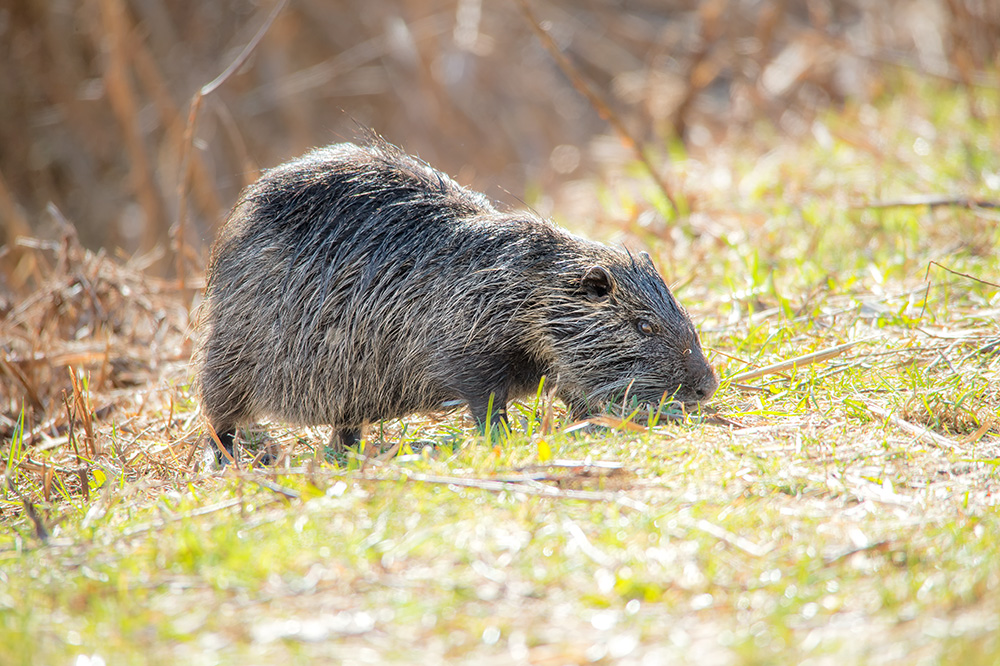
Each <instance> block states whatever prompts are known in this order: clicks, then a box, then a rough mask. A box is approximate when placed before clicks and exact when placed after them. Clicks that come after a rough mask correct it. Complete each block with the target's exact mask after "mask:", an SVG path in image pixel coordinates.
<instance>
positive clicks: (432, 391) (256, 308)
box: [197, 142, 718, 451]
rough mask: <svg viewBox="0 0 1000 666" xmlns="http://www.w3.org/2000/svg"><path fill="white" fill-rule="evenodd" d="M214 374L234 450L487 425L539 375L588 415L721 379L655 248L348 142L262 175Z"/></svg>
mask: <svg viewBox="0 0 1000 666" xmlns="http://www.w3.org/2000/svg"><path fill="white" fill-rule="evenodd" d="M204 308H205V309H204V311H203V315H202V320H203V323H202V331H201V338H200V342H199V348H198V351H197V365H198V370H197V372H198V384H199V387H200V394H201V402H202V408H203V411H204V414H205V416H206V417H207V418H208V420H209V422H210V423H211V424H212V426H213V428H214V429H215V431H216V432H217V433H218V434H219V435H220V437H221V439H222V441H223V444H224V445H225V446H226V448H227V449H229V450H230V451H231V447H232V441H233V432H234V430H235V428H236V427H237V426H239V425H241V424H245V423H249V422H252V421H253V420H254V419H257V418H260V417H271V418H275V419H278V420H282V421H286V422H290V423H296V424H302V425H317V424H329V425H333V426H334V432H335V435H336V436H337V438H338V439H339V441H340V442H341V443H342V444H350V443H353V442H355V441H357V439H358V438H359V437H360V435H361V432H362V428H363V427H364V426H365V425H366V424H368V423H371V422H375V421H379V420H382V419H393V418H398V417H402V416H405V415H407V414H410V413H414V412H427V411H434V410H437V409H440V408H441V406H442V404H443V403H446V402H449V401H454V400H463V401H465V402H467V403H468V405H469V409H470V411H471V412H472V415H473V417H474V418H475V419H476V421H477V422H478V423H479V424H480V425H481V426H482V425H485V424H486V421H487V413H488V408H489V407H488V406H489V405H490V404H491V396H492V405H493V407H492V409H493V414H495V415H497V416H498V417H499V418H500V419H502V418H503V415H504V410H505V409H506V405H507V401H508V400H511V399H515V398H519V397H523V396H525V395H528V394H532V393H534V392H535V391H536V390H537V388H538V384H539V381H540V380H541V378H542V377H543V376H546V377H547V378H548V379H547V382H548V383H549V384H550V385H554V386H555V387H556V389H555V390H556V394H557V395H558V397H559V398H561V399H562V400H563V401H564V402H565V403H566V404H567V405H568V406H569V408H570V409H571V410H572V411H573V412H574V413H576V414H583V413H586V412H587V411H588V410H590V409H592V408H594V407H596V406H599V405H603V404H606V403H608V402H612V401H615V400H619V399H621V398H622V397H623V396H625V395H626V394H627V395H628V396H629V397H630V398H632V397H634V398H638V399H639V400H640V401H647V402H652V403H658V402H659V401H660V400H661V399H662V397H663V396H664V394H666V396H667V397H668V398H670V397H673V398H674V399H676V400H679V401H681V402H685V403H697V402H702V401H704V400H707V399H708V398H709V397H711V395H712V394H713V393H714V391H715V389H716V386H717V384H718V382H717V380H716V378H715V374H714V373H713V371H712V368H711V366H710V365H709V364H708V362H707V361H706V360H705V357H704V355H703V353H702V350H701V346H700V343H699V341H698V335H697V333H696V331H695V328H694V326H693V325H692V323H691V320H690V318H689V317H688V315H687V313H686V312H685V311H684V310H683V309H682V308H681V307H680V305H678V304H677V302H676V301H675V300H674V297H673V295H671V293H670V290H669V289H668V288H667V286H666V284H664V282H663V279H662V278H661V277H660V276H659V274H658V273H657V272H656V269H655V268H654V267H653V264H652V262H651V261H650V259H649V256H648V255H646V254H645V253H642V254H640V255H632V254H629V253H626V252H624V251H620V250H615V249H612V248H609V247H607V246H604V245H601V244H599V243H594V242H590V241H587V240H584V239H582V238H579V237H576V236H573V235H571V234H569V233H567V232H566V231H564V230H562V229H559V228H558V227H556V226H554V225H552V224H551V223H549V222H546V221H544V220H541V219H538V218H537V217H536V216H534V215H532V214H530V213H526V212H517V213H504V212H499V211H498V210H497V209H495V208H494V207H493V206H492V205H491V204H490V202H489V201H488V200H487V199H486V198H485V197H484V196H483V195H481V194H479V193H476V192H472V191H469V190H466V189H464V188H462V187H460V186H459V185H458V184H456V183H455V182H454V181H453V180H451V179H450V178H448V177H447V176H445V175H444V174H441V173H439V172H437V171H435V170H434V169H432V168H430V167H429V166H427V165H426V164H423V163H422V162H419V161H418V160H416V159H414V158H412V157H409V156H407V155H405V154H403V153H402V152H400V151H399V150H398V149H396V148H394V147H392V146H389V145H388V144H385V143H382V142H377V143H376V144H375V145H372V146H367V147H359V146H356V145H353V144H338V145H334V146H329V147H326V148H321V149H318V150H315V151H313V152H311V153H309V154H307V155H305V156H303V157H301V158H299V159H297V160H294V161H292V162H289V163H287V164H284V165H282V166H279V167H277V168H275V169H272V170H270V171H268V172H267V173H265V174H264V175H263V176H262V177H261V179H260V180H258V181H257V182H256V183H255V184H253V185H251V186H250V187H249V188H247V189H246V191H245V192H244V193H243V195H242V197H241V198H240V200H239V202H238V203H237V204H236V206H235V207H234V208H233V211H232V213H231V214H230V216H229V220H228V221H227V223H226V225H225V227H224V228H223V230H222V232H221V235H220V237H219V239H218V241H217V242H216V244H215V247H214V248H213V251H212V259H211V262H210V265H209V268H208V286H207V289H206V296H205V304H204Z"/></svg>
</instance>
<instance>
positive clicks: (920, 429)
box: [865, 405, 959, 451]
mask: <svg viewBox="0 0 1000 666" xmlns="http://www.w3.org/2000/svg"><path fill="white" fill-rule="evenodd" d="M865 407H867V408H868V411H870V412H871V413H872V414H874V415H875V416H877V417H879V418H882V419H885V420H886V422H888V423H891V424H892V425H894V426H896V427H897V428H899V429H900V430H902V431H903V432H905V433H907V434H908V435H913V436H914V437H916V438H917V439H918V440H923V441H925V442H927V443H929V444H934V445H936V446H940V447H942V448H946V449H948V450H951V451H954V450H955V449H957V448H958V446H959V445H958V442H956V441H955V440H953V439H950V438H948V437H945V436H944V435H939V434H937V433H936V432H934V431H933V430H931V429H930V428H925V427H924V426H918V425H914V424H913V423H910V422H909V421H904V420H903V419H901V418H899V417H898V416H896V415H895V414H893V413H892V412H889V411H886V410H884V409H882V408H881V407H876V406H875V405H865Z"/></svg>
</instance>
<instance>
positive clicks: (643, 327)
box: [635, 319, 656, 335]
mask: <svg viewBox="0 0 1000 666" xmlns="http://www.w3.org/2000/svg"><path fill="white" fill-rule="evenodd" d="M635 327H636V328H637V329H639V332H640V333H642V334H643V335H653V334H654V333H656V329H655V328H653V325H652V324H651V323H649V322H648V321H646V320H645V319H640V320H639V321H638V323H636V325H635Z"/></svg>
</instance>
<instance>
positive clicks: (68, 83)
mask: <svg viewBox="0 0 1000 666" xmlns="http://www.w3.org/2000/svg"><path fill="white" fill-rule="evenodd" d="M275 6H276V3H275V2H273V1H272V0H258V1H254V0H215V1H206V0H169V1H168V0H4V1H3V2H2V4H0V243H2V245H3V248H2V250H0V255H2V257H0V279H2V280H3V281H5V282H6V283H7V291H8V293H15V292H17V290H18V289H19V288H20V287H22V286H23V283H24V282H25V281H28V280H30V276H31V274H32V271H30V270H27V269H26V268H25V267H24V266H19V265H18V257H19V253H18V251H17V247H18V246H17V244H16V243H15V242H14V239H15V238H16V237H19V236H32V237H36V238H43V239H54V240H57V239H58V238H59V237H60V234H61V233H64V232H65V228H66V221H68V222H69V224H71V225H72V226H74V227H75V228H76V231H77V233H78V235H79V238H80V240H81V242H82V244H83V245H84V246H86V247H89V248H91V249H97V248H108V250H109V251H110V252H114V251H120V252H123V253H125V254H126V255H129V256H131V255H134V254H137V253H144V254H146V255H147V257H148V259H147V261H146V263H147V264H148V265H149V267H150V270H151V271H154V272H155V273H158V274H161V275H171V274H173V273H176V271H178V270H187V269H186V268H185V266H188V267H189V268H190V270H192V272H197V271H200V270H202V268H203V266H204V264H203V261H204V258H205V255H206V252H207V248H208V247H209V246H210V244H211V241H212V239H213V238H214V236H215V232H216V229H217V228H218V225H219V224H220V223H221V222H222V221H223V220H224V218H225V215H226V212H227V210H228V209H229V207H230V206H231V205H232V203H233V202H234V200H235V198H236V197H237V195H238V193H239V191H240V189H241V188H242V187H244V186H245V185H246V184H248V183H249V182H252V181H253V180H255V179H256V178H257V176H258V175H259V172H260V170H261V169H263V168H267V167H270V166H274V165H276V164H279V163H280V162H282V161H284V160H287V159H289V158H291V157H293V156H295V155H298V154H300V153H302V152H304V151H305V150H307V149H308V148H310V147H311V146H316V145H322V144H326V143H330V142H335V141H342V140H352V139H356V138H358V137H360V136H362V134H363V128H372V129H374V130H375V131H377V132H378V133H380V134H382V135H383V136H385V137H386V138H387V139H388V140H390V141H392V142H394V143H397V144H399V145H401V146H402V147H403V148H404V149H406V150H407V151H409V152H412V153H415V154H418V155H419V156H421V157H422V158H423V159H425V160H427V161H428V162H429V163H431V164H432V165H434V166H436V167H437V168H439V169H441V170H443V171H446V172H448V173H450V174H452V175H454V176H456V177H457V179H458V180H459V181H460V182H461V183H462V184H465V185H470V186H472V187H474V188H476V189H479V190H481V191H484V192H486V193H487V194H488V195H489V196H490V197H491V198H493V199H497V200H500V201H503V202H506V203H510V204H514V205H518V199H521V198H524V199H526V200H527V201H529V202H530V203H532V204H534V205H539V206H540V207H541V208H542V209H543V210H542V212H543V213H548V212H551V211H550V210H545V207H546V206H545V204H544V202H543V203H541V204H539V203H538V201H539V197H538V196H537V193H539V192H548V193H550V197H549V200H550V201H551V197H558V194H559V193H563V194H564V195H566V196H567V197H570V198H571V196H570V195H571V193H572V192H573V191H574V190H573V189H572V188H573V186H574V183H575V184H577V185H576V186H577V187H578V186H579V184H580V183H587V182H592V181H593V179H594V178H595V177H600V176H601V174H602V173H604V172H606V171H607V170H608V169H615V168H622V167H623V165H625V164H626V163H628V162H630V161H632V160H634V155H635V154H634V153H633V152H632V150H631V149H630V148H629V147H628V145H627V143H628V142H627V141H623V140H622V138H621V135H620V133H616V132H614V131H612V127H611V125H610V124H609V121H608V120H607V119H605V118H602V117H601V114H599V113H598V111H597V109H596V108H595V105H594V104H593V103H592V102H591V101H590V100H588V98H587V97H585V96H584V95H583V94H582V93H581V90H580V84H579V83H577V84H576V85H574V82H573V81H572V80H571V79H570V78H569V77H567V75H566V73H565V72H564V70H562V69H560V66H559V65H558V64H557V62H556V60H555V59H554V57H553V54H552V52H551V48H552V47H551V46H550V47H548V50H547V47H546V45H545V44H544V43H543V42H542V41H541V40H540V39H539V36H538V33H537V29H538V28H541V29H542V30H544V31H545V32H546V33H547V34H548V35H549V36H550V37H551V38H552V41H553V43H554V45H555V48H557V49H558V51H559V52H560V53H561V54H563V55H564V56H565V57H566V59H567V61H568V63H569V64H570V66H571V67H572V69H573V70H574V71H575V73H576V75H578V77H579V79H580V80H582V81H584V82H586V85H589V86H591V87H592V88H593V90H595V91H597V92H598V94H599V95H600V96H601V97H602V99H603V100H604V102H605V103H606V104H607V107H608V109H609V110H610V112H611V113H612V115H613V116H614V117H615V119H617V121H618V122H620V123H621V125H622V126H623V127H624V128H625V129H626V131H627V133H628V134H629V135H631V136H632V137H633V138H634V139H635V140H636V141H637V142H638V144H639V145H640V146H642V147H643V148H645V149H646V150H647V154H649V155H650V160H651V162H652V164H653V166H654V168H656V169H658V170H661V171H662V173H663V174H667V173H669V170H670V164H669V159H668V155H670V154H671V151H670V150H668V147H670V146H672V147H673V153H674V154H676V153H678V152H680V153H683V154H685V155H699V154H704V153H706V152H710V151H711V150H712V148H713V147H714V146H717V145H719V144H720V143H722V142H725V141H731V140H733V139H734V137H739V136H741V135H744V134H745V133H747V132H748V131H749V130H751V129H752V128H754V127H759V124H760V123H761V121H764V122H766V123H768V124H770V126H772V127H774V128H775V130H776V131H777V132H780V133H782V134H786V135H796V134H802V133H806V132H808V131H809V128H810V126H811V122H812V119H813V118H814V117H815V116H816V115H817V114H820V113H822V112H823V111H824V110H825V109H828V108H829V107H831V106H832V105H841V104H844V103H845V100H851V101H852V103H854V102H861V103H864V102H865V101H866V100H872V99H875V98H877V97H878V96H879V95H882V94H884V92H885V90H886V88H887V85H888V83H889V82H891V80H892V77H894V76H897V75H898V73H899V72H901V71H907V70H913V71H917V72H920V73H922V74H925V75H930V76H931V77H933V78H935V79H936V80H939V81H941V83H942V85H954V86H971V85H988V86H991V87H996V86H997V85H998V80H997V78H996V75H995V73H996V71H997V65H998V64H1000V59H998V58H1000V2H995V1H993V0H886V1H884V2H870V1H868V0H706V1H705V2H695V1H684V0H527V2H526V3H521V2H519V1H518V0H504V1H493V2H485V1H484V0H336V1H330V0H290V1H289V2H288V3H287V5H286V6H284V7H283V8H282V10H281V11H280V13H279V14H278V15H277V18H276V19H275V20H274V22H273V23H272V24H271V25H270V27H269V28H268V30H267V32H266V34H265V36H264V38H263V40H262V41H261V42H260V44H259V45H258V46H257V47H256V48H255V49H254V51H253V52H252V54H251V56H250V57H249V59H248V60H247V61H246V62H245V63H244V64H243V65H242V66H241V67H240V68H239V69H238V70H237V71H236V72H235V73H234V74H233V75H232V76H230V77H229V78H227V79H226V80H225V81H224V82H223V83H222V85H221V86H220V87H219V88H218V89H217V90H215V91H214V92H212V93H211V94H209V95H206V96H205V97H204V99H203V101H202V103H201V107H200V110H199V112H198V115H197V124H196V126H195V130H194V133H193V136H191V137H189V138H187V139H186V138H185V130H186V128H187V127H188V126H189V116H190V113H189V111H190V108H191V102H192V99H193V97H194V95H195V93H196V92H197V91H198V90H199V89H200V88H201V87H202V86H204V85H205V84H206V83H208V82H209V81H212V80H213V79H214V78H215V77H217V76H218V75H219V74H220V73H221V72H223V70H225V69H226V67H227V66H229V65H230V64H231V63H233V62H234V61H235V60H236V59H237V57H238V55H239V54H240V52H241V51H242V50H243V48H244V46H245V45H246V44H247V43H248V42H250V41H251V39H252V38H253V37H254V35H255V33H257V32H258V31H259V30H260V29H261V27H262V26H264V25H265V24H266V22H267V19H268V15H269V14H270V12H271V11H272V9H273V8H274V7H275ZM525 6H527V7H529V8H530V12H531V15H533V17H534V18H531V16H529V15H528V14H527V13H526V11H525V9H524V7H525ZM986 73H989V74H986ZM185 154H187V159H186V163H187V169H188V173H189V174H190V179H189V182H188V183H187V184H186V185H184V186H183V187H182V186H181V180H180V174H181V171H182V162H184V161H185V158H184V156H185ZM533 193H534V194H533ZM566 193H569V194H566ZM555 206H556V207H557V208H558V200H556V203H555ZM182 209H183V211H184V215H183V220H184V221H183V224H181V225H180V226H178V220H179V219H180V218H181V216H180V213H181V210H182ZM60 218H63V219H64V220H65V221H64V222H60ZM178 237H179V238H178ZM171 239H173V244H171ZM171 248H173V249H171ZM178 248H180V249H182V250H183V251H184V252H185V253H186V254H185V256H186V260H185V261H186V263H178V262H177V261H176V260H175V258H173V257H172V254H173V253H174V252H175V251H176V250H177V249H178ZM26 256H35V255H26Z"/></svg>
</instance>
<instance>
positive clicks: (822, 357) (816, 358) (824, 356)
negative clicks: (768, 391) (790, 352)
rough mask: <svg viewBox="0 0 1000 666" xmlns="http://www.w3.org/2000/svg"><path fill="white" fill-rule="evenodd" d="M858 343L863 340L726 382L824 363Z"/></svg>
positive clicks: (797, 358)
mask: <svg viewBox="0 0 1000 666" xmlns="http://www.w3.org/2000/svg"><path fill="white" fill-rule="evenodd" d="M860 342H864V340H855V341H854V342H847V343H845V344H842V345H837V346H836V347H830V348H828V349H821V350H820V351H815V352H812V353H811V354H804V355H803V356H796V357H795V358H791V359H788V360H787V361H781V362H779V363H773V364H771V365H768V366H765V367H763V368H757V369H756V370H747V371H746V372H738V373H736V374H735V375H730V376H729V377H726V381H728V382H743V381H746V380H748V379H756V378H757V377H764V376H765V375H773V374H777V373H779V372H784V371H785V370H791V369H793V368H801V367H803V366H806V365H812V364H813V363H820V362H821V361H826V360H828V359H831V358H834V357H835V356H840V355H841V354H843V353H844V352H846V351H847V350H848V349H850V348H851V347H853V346H855V345H856V344H858V343H860Z"/></svg>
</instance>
